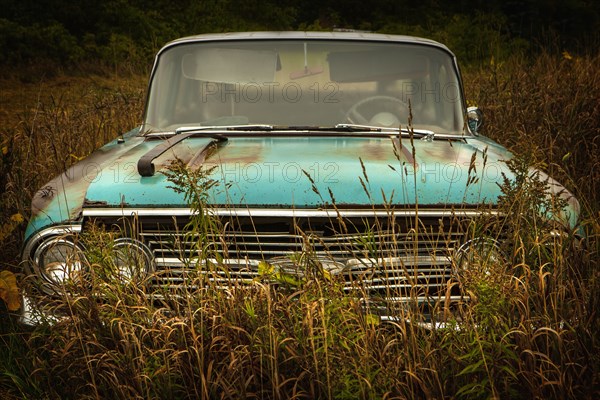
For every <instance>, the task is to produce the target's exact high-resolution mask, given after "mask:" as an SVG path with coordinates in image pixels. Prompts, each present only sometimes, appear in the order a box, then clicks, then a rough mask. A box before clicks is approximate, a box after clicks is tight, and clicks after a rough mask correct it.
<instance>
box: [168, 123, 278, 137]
mask: <svg viewBox="0 0 600 400" xmlns="http://www.w3.org/2000/svg"><path fill="white" fill-rule="evenodd" d="M273 129H274V128H273V125H267V124H252V125H210V126H181V127H179V128H177V129H176V130H175V134H176V135H179V134H180V133H186V132H199V131H238V132H243V131H272V130H273Z"/></svg>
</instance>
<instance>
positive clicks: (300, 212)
mask: <svg viewBox="0 0 600 400" xmlns="http://www.w3.org/2000/svg"><path fill="white" fill-rule="evenodd" d="M483 212H487V213H489V214H490V215H499V214H500V213H499V212H498V211H497V210H485V211H478V210H449V209H427V210H419V211H416V210H372V209H371V210H360V209H349V210H322V209H281V208H276V209H275V208H235V207H232V208H219V207H216V208H211V209H208V210H206V213H207V214H210V215H214V216H219V217H296V218H306V217H327V218H336V217H337V216H338V215H340V216H343V217H348V218H353V217H359V218H360V217H389V216H392V215H394V216H396V217H415V216H421V217H444V216H461V217H476V216H479V215H481V214H482V213H483ZM192 214H193V212H192V210H191V209H190V208H87V209H84V210H83V216H84V217H134V216H138V217H161V216H162V217H164V216H167V217H187V216H190V215H192Z"/></svg>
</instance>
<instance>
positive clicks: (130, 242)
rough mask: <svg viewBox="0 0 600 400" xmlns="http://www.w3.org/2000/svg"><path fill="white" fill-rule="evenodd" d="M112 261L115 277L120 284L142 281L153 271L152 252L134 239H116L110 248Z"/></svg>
mask: <svg viewBox="0 0 600 400" xmlns="http://www.w3.org/2000/svg"><path fill="white" fill-rule="evenodd" d="M112 260H113V264H114V266H115V269H116V270H115V272H116V274H117V277H118V279H119V280H121V281H122V282H131V281H135V280H139V279H143V278H144V277H145V276H147V275H148V273H150V272H151V271H152V269H153V261H152V260H153V258H152V252H151V251H150V249H149V248H148V247H147V246H146V245H145V244H144V243H142V242H140V241H138V240H135V239H130V238H121V239H117V240H116V241H115V242H114V244H113V247H112Z"/></svg>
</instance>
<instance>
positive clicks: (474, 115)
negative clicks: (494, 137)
mask: <svg viewBox="0 0 600 400" xmlns="http://www.w3.org/2000/svg"><path fill="white" fill-rule="evenodd" d="M467 123H468V124H469V129H470V130H471V132H473V133H475V134H477V132H478V131H479V128H481V126H482V125H483V112H482V111H481V110H480V109H479V108H478V107H469V108H467Z"/></svg>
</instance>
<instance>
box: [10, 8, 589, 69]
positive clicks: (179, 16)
mask: <svg viewBox="0 0 600 400" xmlns="http://www.w3.org/2000/svg"><path fill="white" fill-rule="evenodd" d="M597 3H598V2H597V0H566V1H563V0H506V1H490V0H488V1H485V0H456V1H452V2H447V3H445V2H441V1H438V0H372V1H370V2H366V1H364V0H348V1H344V2H340V1H333V0H305V1H302V2H298V1H292V0H266V1H258V0H247V1H236V0H202V1H201V0H179V1H172V0H152V1H151V0H79V1H72V0H21V1H17V0H0V64H4V65H9V64H10V65H15V64H17V65H23V64H32V63H39V62H53V63H57V64H59V65H64V66H68V65H74V64H77V63H80V62H86V61H88V62H89V61H93V62H95V63H99V64H104V65H108V66H113V65H123V64H125V65H130V66H132V67H140V66H144V67H145V66H147V65H148V64H149V62H150V61H151V59H152V55H153V54H154V53H155V52H156V50H157V49H158V48H159V47H161V46H162V45H163V44H164V43H166V42H168V41H169V40H172V39H174V38H177V37H180V36H185V35H192V34H198V33H206V32H226V31H249V30H331V29H334V28H341V29H345V28H347V29H360V30H368V31H376V32H386V33H396V34H409V35H418V36H425V37H430V38H432V39H436V40H439V41H442V42H444V43H445V44H447V45H448V46H449V47H450V48H451V49H453V50H454V51H455V52H456V53H457V55H458V56H459V59H460V60H461V61H462V62H464V63H467V64H469V63H478V62H486V61H489V60H490V59H491V58H492V57H494V58H496V59H498V58H500V59H501V58H503V57H505V56H507V55H508V54H514V53H516V52H523V53H525V52H532V51H536V50H537V49H539V48H540V47H548V46H552V47H553V48H554V49H555V50H558V51H564V50H567V51H570V52H595V51H596V49H595V46H596V45H597V44H598V32H600V7H599V6H598V4H597Z"/></svg>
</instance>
